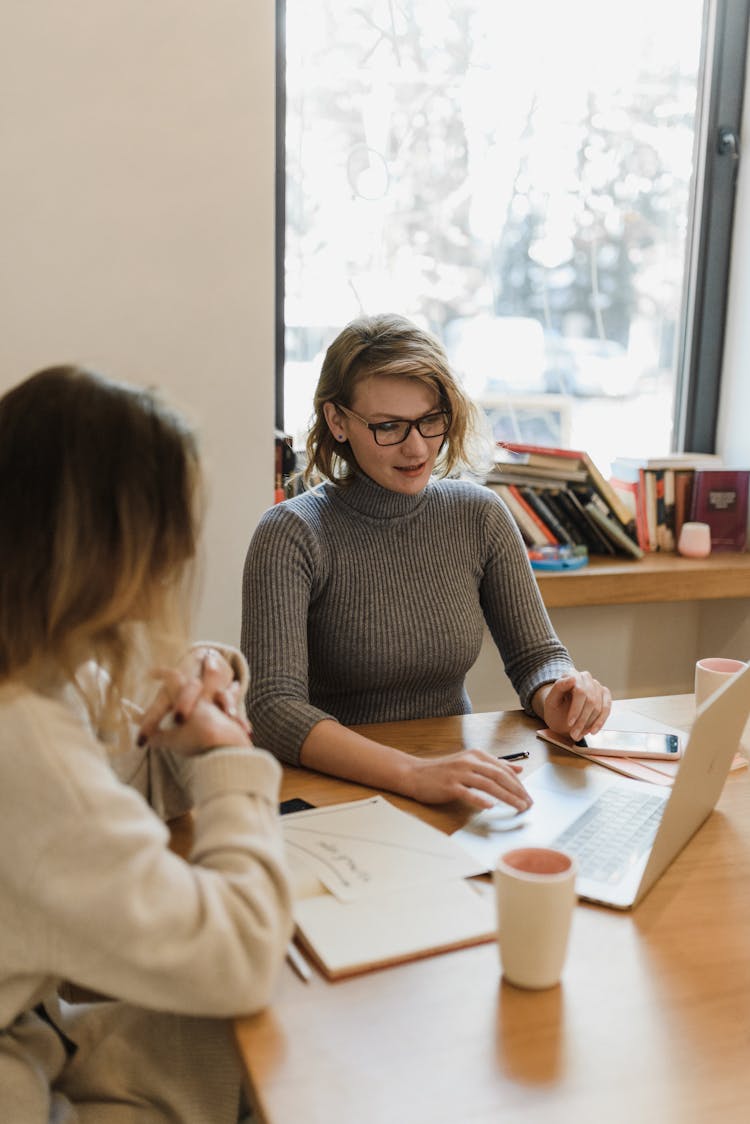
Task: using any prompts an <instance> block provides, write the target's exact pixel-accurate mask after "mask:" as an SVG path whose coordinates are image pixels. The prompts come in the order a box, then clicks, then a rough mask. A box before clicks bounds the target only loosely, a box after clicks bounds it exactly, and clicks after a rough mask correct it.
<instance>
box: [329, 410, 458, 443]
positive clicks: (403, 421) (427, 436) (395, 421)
mask: <svg viewBox="0 0 750 1124" xmlns="http://www.w3.org/2000/svg"><path fill="white" fill-rule="evenodd" d="M335 405H336V409H337V410H341V411H342V413H344V414H348V415H349V417H352V418H354V419H355V420H356V421H358V422H361V423H362V425H365V426H367V428H368V429H369V430H370V432H371V433H372V436H373V439H374V441H375V444H376V445H377V446H378V447H379V448H381V449H384V448H388V447H389V446H391V445H403V443H404V441H406V439H407V437H408V436H409V434H410V433H411V431H412V430H413V429H416V431H417V433H418V434H419V436H420V437H422V438H423V439H424V440H425V441H431V440H432V439H433V438H435V437H445V435H446V433H448V432H449V431H450V427H451V425H452V424H453V415H452V414H451V412H450V410H446V409H443V410H431V411H430V412H429V414H423V415H422V417H421V418H415V419H414V420H413V421H411V420H410V419H409V418H389V419H388V421H382V422H368V420H367V418H363V417H362V416H361V415H360V414H357V413H355V411H354V410H350V409H349V407H348V406H344V405H342V403H341V402H336V403H335ZM441 414H442V416H443V417H444V418H445V419H446V426H445V429H443V430H441V432H440V433H423V432H422V423H423V422H425V421H427V420H428V418H437V417H439V416H440V415H441ZM386 425H405V426H406V432H405V433H404V436H403V437H400V438H399V439H398V441H378V430H379V429H381V428H382V427H383V426H386Z"/></svg>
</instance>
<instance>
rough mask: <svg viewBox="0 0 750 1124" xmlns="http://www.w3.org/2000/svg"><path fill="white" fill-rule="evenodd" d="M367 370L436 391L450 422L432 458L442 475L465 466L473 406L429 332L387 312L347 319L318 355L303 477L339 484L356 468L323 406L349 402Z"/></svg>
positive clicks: (475, 422)
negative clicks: (322, 355) (320, 356)
mask: <svg viewBox="0 0 750 1124" xmlns="http://www.w3.org/2000/svg"><path fill="white" fill-rule="evenodd" d="M370 375H376V376H377V375H397V376H399V377H403V378H414V379H418V380H419V381H420V382H423V383H425V384H426V385H428V386H429V387H430V388H431V389H434V390H437V392H438V395H439V397H440V402H441V405H442V407H443V408H444V409H447V410H448V411H449V412H450V415H451V427H450V430H449V431H448V435H447V437H446V439H445V441H444V442H443V446H442V448H441V450H440V454H439V456H438V459H437V461H436V466H435V467H436V472H437V473H438V475H440V476H447V475H448V474H449V473H450V472H452V471H453V470H454V469H456V468H457V467H471V465H472V462H473V461H474V459H475V455H476V454H475V452H474V450H473V449H472V447H471V446H472V444H473V441H474V439H475V435H476V434H477V432H478V430H479V418H478V413H477V410H476V407H475V406H474V403H473V402H472V401H471V399H470V398H469V397H468V396H467V395H466V393H465V391H464V390H463V388H462V387H461V385H460V384H459V382H458V381H457V380H456V378H455V376H454V375H453V372H452V371H451V368H450V364H449V362H448V357H447V355H446V354H445V350H444V349H443V347H442V346H441V344H440V343H439V341H438V340H437V339H436V338H435V336H433V335H432V334H431V333H430V332H427V331H425V330H424V329H422V328H419V327H417V325H416V324H413V323H412V322H411V321H410V320H407V319H406V318H405V317H403V316H397V315H395V314H393V313H382V314H380V315H377V316H363V317H361V318H359V319H357V320H352V322H351V323H350V324H347V326H346V327H345V328H344V329H343V330H342V331H341V332H340V333H339V334H338V336H337V337H336V339H335V340H334V341H333V343H332V344H331V345H330V347H329V348H328V350H327V351H326V354H325V359H324V360H323V366H322V368H321V372H320V378H319V379H318V385H317V387H316V390H315V398H314V417H313V422H312V425H311V428H310V432H309V434H308V438H307V464H306V467H305V470H304V474H303V476H304V479H305V481H306V482H310V481H311V480H312V479H313V478H315V477H316V476H317V475H320V476H322V477H323V478H324V479H327V480H332V481H335V482H337V483H345V482H346V481H347V480H349V479H351V478H352V476H354V475H355V474H356V472H357V462H356V459H355V457H354V453H353V452H352V449H351V447H350V445H349V442H348V441H347V442H344V443H339V442H338V441H336V440H335V438H334V436H333V434H332V433H331V431H330V429H329V427H328V422H327V421H326V417H325V412H324V406H325V404H326V402H334V403H337V404H339V405H341V406H351V402H352V398H353V395H354V388H355V386H356V385H357V383H358V382H359V381H360V380H361V379H363V378H366V377H368V376H370Z"/></svg>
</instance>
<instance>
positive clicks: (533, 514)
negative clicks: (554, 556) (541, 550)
mask: <svg viewBox="0 0 750 1124" xmlns="http://www.w3.org/2000/svg"><path fill="white" fill-rule="evenodd" d="M508 491H509V492H510V494H511V495H512V496H514V497H515V499H516V500H517V501H518V503H519V504H520V505H521V507H522V508H523V509H524V511H525V512H526V514H527V515H528V517H529V519H533V521H534V523H535V524H536V525H537V527H538V528H539V530H540V532H541V533H542V534H543V535H544V537H545V539H546V540H547V542H548V543H549V545H550V546H559V545H560V542H559V540H558V539H557V537H556V536H555V535H554V533H553V532H552V530H551V529H550V528H549V527H548V526H547V524H546V523H545V522H544V521H543V520H542V518H541V516H540V515H539V514H538V512H537V511H536V510H535V509H534V508H533V507H532V506H531V504H530V503H529V501H528V500H527V499H526V497H525V496H524V495H523V494H522V493H521V491H520V490H519V488H518V487H517V485H515V484H509V485H508Z"/></svg>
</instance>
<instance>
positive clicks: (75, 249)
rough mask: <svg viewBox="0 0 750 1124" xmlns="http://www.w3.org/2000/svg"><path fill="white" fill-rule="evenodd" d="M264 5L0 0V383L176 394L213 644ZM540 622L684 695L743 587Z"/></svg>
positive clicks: (475, 688)
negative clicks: (73, 380)
mask: <svg viewBox="0 0 750 1124" xmlns="http://www.w3.org/2000/svg"><path fill="white" fill-rule="evenodd" d="M273 8H274V4H273V0H65V2H64V3H62V2H61V0H2V4H0V145H1V151H2V166H3V173H2V177H1V178H0V248H1V249H0V307H2V310H3V317H2V331H1V332H0V390H2V389H3V388H4V387H6V386H8V385H10V384H11V383H14V382H16V381H17V380H18V379H19V378H21V377H23V376H24V375H25V374H27V373H28V372H30V371H32V370H34V369H36V368H38V367H39V366H41V365H43V364H46V363H51V362H57V361H61V360H80V361H84V362H89V363H93V364H96V365H97V366H98V367H100V368H101V369H102V370H104V371H106V372H109V373H111V374H113V375H115V376H117V377H121V378H125V379H128V380H130V381H133V382H139V383H156V384H157V385H159V386H161V387H163V388H164V389H165V391H166V392H167V393H168V394H169V395H170V396H172V397H173V398H176V399H177V400H178V401H179V402H180V403H181V404H182V405H183V406H184V407H185V408H186V409H187V411H188V412H189V413H190V414H191V416H193V417H194V418H195V419H196V421H197V423H198V425H199V427H200V430H201V433H202V436H203V445H204V451H205V459H206V463H207V468H208V472H209V482H210V489H211V492H210V507H209V513H208V525H207V535H206V546H207V564H206V576H205V582H204V590H203V595H202V599H201V604H200V608H199V614H198V620H197V632H198V633H200V634H203V635H208V634H211V635H213V636H216V637H220V638H222V639H227V640H236V639H237V638H238V635H239V604H240V599H239V584H240V574H241V569H242V563H243V560H244V554H245V549H246V545H247V539H248V536H249V534H250V531H251V530H252V528H253V526H254V525H255V523H256V521H257V519H258V517H259V515H260V514H261V512H262V511H263V510H264V509H265V508H266V507H267V506H268V504H269V503H270V502H271V499H272V485H273V480H272V429H273V174H274V165H273V97H274V74H273V61H274V50H273ZM747 121H748V123H747V124H746V126H745V132H746V133H747V132H748V130H749V129H750V114H748V115H747ZM749 139H750V138H748V136H745V138H744V145H743V151H750V145H749V144H748V140H749ZM748 215H750V174H746V170H745V169H744V168H743V170H742V171H741V173H740V197H739V207H738V214H737V220H736V250H735V254H734V259H733V273H732V298H731V300H730V321H729V326H728V332H727V385H726V390H725V400H726V402H727V403H728V404H729V405H728V408H727V409H725V410H723V412H722V423H721V424H722V431H721V432H722V441H723V448H724V449H725V450H727V451H728V452H729V453H730V454H731V457H732V459H733V461H734V462H735V463H738V462H740V461H745V462H746V463H750V438H749V436H748V433H749V430H748V425H747V418H748V417H749V416H750V402H748V397H747V396H748V394H749V393H750V390H749V389H748V388H750V380H748V379H747V378H746V377H745V371H746V363H745V361H744V358H743V357H744V356H747V355H748V353H750V335H748V333H749V332H750V326H749V325H750V322H749V321H748V318H747V316H746V314H745V312H744V310H745V309H746V308H747V306H748V300H750V292H749V290H750V218H748ZM553 620H554V623H555V625H556V626H557V628H558V630H559V632H560V635H561V636H562V638H563V639H564V640H565V642H566V643H567V644H568V645H569V646H570V648H571V651H572V653H573V655H574V658H575V659H576V661H577V663H578V664H579V666H581V667H590V668H591V670H592V671H595V672H596V673H597V674H599V675H600V677H601V678H603V679H605V681H607V682H609V683H610V685H611V686H612V688H613V690H614V692H615V694H616V695H617V696H619V697H622V696H624V695H627V694H631V695H632V694H641V693H643V694H646V693H654V692H655V691H662V690H664V691H669V690H674V691H679V690H688V689H689V687H690V682H691V676H692V663H693V660H694V658H695V656H696V655H697V654H703V655H705V654H712V655H721V654H726V655H731V656H745V655H748V656H750V634H749V633H750V626H749V625H748V605H747V603H745V602H741V603H729V604H728V605H726V606H722V605H720V604H719V603H705V604H703V605H701V604H691V605H677V606H670V605H658V606H645V607H638V606H636V607H633V608H631V607H618V606H614V607H611V608H607V609H580V610H573V609H566V610H560V611H557V612H555V613H554V614H553ZM504 683H505V681H504V677H503V675H502V669H501V667H500V664H499V660H498V658H497V655H496V654H495V653H494V651H493V650H490V649H489V647H488V648H487V649H486V651H485V652H484V653H483V656H482V659H481V660H480V663H479V665H478V666H477V668H476V669H475V671H474V672H473V673H472V676H471V677H470V683H469V686H470V690H471V692H472V697H473V699H474V703H475V706H476V707H478V708H480V709H485V708H491V707H493V706H498V705H502V704H506V703H507V704H508V705H512V704H513V701H514V700H513V696H512V694H510V693H509V691H508V688H507V686H505V685H504Z"/></svg>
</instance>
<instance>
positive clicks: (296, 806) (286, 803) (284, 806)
mask: <svg viewBox="0 0 750 1124" xmlns="http://www.w3.org/2000/svg"><path fill="white" fill-rule="evenodd" d="M313 807H314V805H313V804H308V802H307V801H306V800H302V799H301V798H300V797H299V796H293V797H292V798H291V800H282V801H281V803H280V804H279V812H280V814H281V815H282V816H287V815H289V813H290V812H306V811H307V809H308V808H313Z"/></svg>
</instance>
